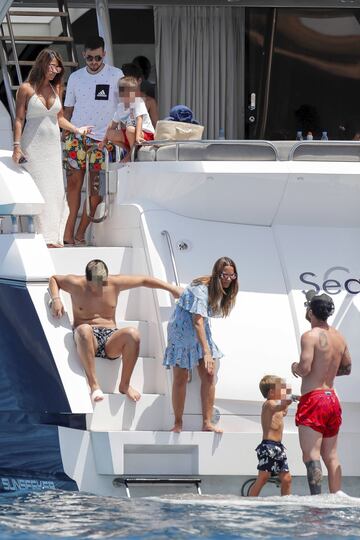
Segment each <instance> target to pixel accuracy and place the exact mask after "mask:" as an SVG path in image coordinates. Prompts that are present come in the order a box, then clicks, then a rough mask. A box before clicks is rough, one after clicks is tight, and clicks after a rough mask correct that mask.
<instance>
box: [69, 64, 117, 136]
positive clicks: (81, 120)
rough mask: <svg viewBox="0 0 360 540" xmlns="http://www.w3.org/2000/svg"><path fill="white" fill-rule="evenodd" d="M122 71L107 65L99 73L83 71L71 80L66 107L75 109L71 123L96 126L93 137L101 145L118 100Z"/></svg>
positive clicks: (76, 72) (82, 69)
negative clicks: (100, 142)
mask: <svg viewBox="0 0 360 540" xmlns="http://www.w3.org/2000/svg"><path fill="white" fill-rule="evenodd" d="M121 77H123V72H122V71H121V69H119V68H116V67H113V66H109V65H108V64H104V67H103V69H102V70H101V71H100V72H99V73H95V74H93V75H92V74H91V73H89V72H88V71H87V69H86V68H81V69H79V70H78V71H75V72H74V73H72V74H71V75H70V77H69V80H68V83H67V87H66V96H65V102H64V105H65V107H74V110H73V114H72V117H71V122H72V123H73V124H74V125H75V126H76V127H81V126H94V127H93V128H92V132H93V135H91V137H92V138H93V139H95V140H97V141H101V140H102V139H103V138H104V136H105V132H106V128H107V126H108V124H109V123H110V122H111V119H112V117H113V115H114V112H115V110H116V106H117V104H118V100H119V90H118V85H117V84H118V81H119V79H121Z"/></svg>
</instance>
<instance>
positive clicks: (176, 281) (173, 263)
mask: <svg viewBox="0 0 360 540" xmlns="http://www.w3.org/2000/svg"><path fill="white" fill-rule="evenodd" d="M161 234H162V235H163V236H165V239H166V242H167V245H168V248H169V252H170V258H171V264H172V268H173V272H174V277H175V283H176V285H177V286H178V287H180V280H179V274H178V271H177V268H176V262H175V255H174V249H173V247H172V242H171V236H170V234H169V231H166V230H163V231H161ZM191 381H192V369H189V370H188V380H187V382H188V383H190V382H191Z"/></svg>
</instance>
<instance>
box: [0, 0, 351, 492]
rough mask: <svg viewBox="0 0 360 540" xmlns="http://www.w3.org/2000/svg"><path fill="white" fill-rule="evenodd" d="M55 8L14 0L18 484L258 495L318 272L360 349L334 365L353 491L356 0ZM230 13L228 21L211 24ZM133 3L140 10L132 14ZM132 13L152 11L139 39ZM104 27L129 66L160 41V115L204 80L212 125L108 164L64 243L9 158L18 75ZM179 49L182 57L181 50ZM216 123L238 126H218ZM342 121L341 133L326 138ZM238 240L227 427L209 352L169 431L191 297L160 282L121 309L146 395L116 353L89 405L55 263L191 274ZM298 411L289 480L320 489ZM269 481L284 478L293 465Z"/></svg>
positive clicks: (9, 346)
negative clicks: (209, 401)
mask: <svg viewBox="0 0 360 540" xmlns="http://www.w3.org/2000/svg"><path fill="white" fill-rule="evenodd" d="M130 2H131V0H130ZM186 4H188V5H186ZM190 4H191V5H190ZM56 9H57V10H58V12H56ZM56 9H55V8H54V6H53V4H52V5H50V2H45V1H40V0H38V1H35V0H23V1H20V0H16V1H14V2H12V1H11V0H5V2H4V1H3V2H2V6H1V7H0V20H3V23H2V26H1V28H2V34H1V35H0V47H1V53H0V59H1V64H2V81H3V84H2V87H1V89H0V91H1V97H2V102H0V114H1V126H0V147H1V150H0V216H1V230H0V233H1V234H0V299H1V301H0V328H1V330H0V433H1V445H0V490H3V491H16V490H31V489H51V488H60V489H69V490H81V491H87V492H91V493H95V494H99V495H112V496H117V497H119V496H120V497H123V496H132V495H149V496H152V495H156V494H159V493H164V492H168V493H170V492H171V493H173V492H181V493H200V492H201V493H204V494H209V493H212V494H213V493H223V494H224V493H225V494H237V495H241V494H246V489H245V488H246V485H248V484H246V482H247V481H248V480H249V479H250V478H253V477H254V476H256V474H257V471H256V467H257V459H256V453H255V447H256V446H257V444H258V443H259V442H260V440H261V436H262V431H261V423H260V412H261V404H262V401H263V398H262V396H261V394H260V392H259V388H258V383H259V381H260V379H261V378H262V376H263V375H264V374H266V373H275V374H278V375H280V376H282V377H284V378H286V379H287V380H288V382H290V383H291V384H292V387H293V392H294V393H298V392H299V381H298V379H294V378H293V377H292V375H291V372H290V366H291V363H292V362H293V361H295V360H297V359H298V357H299V341H300V335H301V333H302V332H304V331H305V330H306V329H307V328H308V323H307V322H306V321H305V318H304V314H305V313H304V292H305V291H306V290H308V289H311V288H313V289H316V290H317V291H325V292H326V293H327V294H330V295H332V297H333V299H334V303H335V306H336V310H335V314H334V316H333V318H332V319H331V324H333V325H334V326H335V327H336V328H338V329H339V330H340V331H341V332H342V333H343V334H344V336H345V337H346V339H347V341H348V343H349V348H350V352H351V355H352V358H353V370H352V373H351V376H350V377H342V378H339V379H337V380H336V389H337V392H338V394H339V395H340V398H341V401H342V406H343V425H342V428H341V432H340V437H339V453H340V458H341V462H342V467H343V475H344V487H343V489H344V490H345V491H347V492H348V493H350V494H352V495H359V493H360V478H359V476H360V465H359V460H358V457H357V454H358V450H359V448H360V428H359V417H360V400H359V387H358V384H357V383H358V382H359V378H360V371H359V366H358V364H357V355H358V354H359V352H360V333H359V331H358V328H359V326H360V301H359V296H358V293H359V292H360V255H359V253H358V251H357V245H358V238H359V234H360V212H359V205H360V163H359V162H360V142H357V141H352V140H349V139H352V138H353V136H354V134H355V132H356V130H357V126H356V121H357V118H360V117H359V114H358V109H357V99H358V97H357V94H358V92H357V91H355V89H357V85H358V79H359V75H358V57H359V43H360V39H359V38H360V24H359V20H360V2H359V1H357V0H356V1H355V0H351V1H349V2H347V0H342V1H341V2H339V1H337V0H332V1H326V0H324V1H315V0H313V1H311V2H310V1H309V2H307V1H305V0H302V1H301V2H299V1H297V2H292V1H290V0H288V1H285V0H284V1H278V2H272V3H271V6H269V2H267V1H263V2H262V1H256V2H253V1H252V0H248V1H246V0H244V1H241V0H239V1H237V0H233V1H231V0H228V1H222V0H218V1H215V0H214V1H210V0H208V1H207V2H205V1H204V2H202V1H198V2H187V3H186V2H165V1H160V0H158V2H157V3H156V5H154V2H147V1H146V0H143V1H139V2H138V1H135V0H133V1H132V2H131V5H130V4H129V2H122V1H120V0H110V1H109V4H107V2H106V1H105V0H96V1H95V2H91V1H90V0H89V1H84V2H82V1H80V0H78V1H74V2H72V1H69V2H68V5H66V2H64V1H62V2H60V3H59V6H57V7H56ZM65 11H66V13H67V14H68V15H59V13H62V12H65ZM109 13H110V16H109ZM205 16H206V17H205ZM214 17H216V18H217V21H220V22H221V24H220V25H213V26H212V25H211V24H210V23H209V21H210V22H211V20H212V18H214ZM60 19H61V20H62V21H63V23H64V24H63V25H62V26H61V25H60V23H59V20H60ZM64 19H65V22H64ZM110 20H111V22H112V25H113V26H112V28H111V27H110V25H109V21H110ZM170 20H171V21H172V22H173V26H172V34H173V35H172V38H171V39H170V37H171V36H170V37H169V36H168V34H167V32H168V26H167V22H169V21H170ZM179 20H183V21H185V20H190V21H192V22H193V26H192V27H191V29H190V30H189V29H187V31H188V32H190V33H191V32H193V34H192V35H193V38H194V39H195V36H197V35H198V33H197V32H198V28H199V25H200V23H201V24H202V25H203V27H202V28H203V34H201V33H200V38H201V39H202V41H203V44H205V43H206V44H207V45H208V48H206V47H204V50H203V51H202V52H201V53H200V52H199V50H197V51H195V52H197V53H198V55H200V59H199V58H198V57H196V55H195V53H194V51H192V52H193V53H194V56H193V58H192V61H193V62H194V65H195V66H199V65H200V64H201V63H202V64H201V65H203V66H205V65H206V66H207V67H208V68H209V69H208V70H205V69H204V70H203V72H202V73H200V72H199V73H197V74H196V75H194V74H193V73H192V71H191V70H190V67H189V65H188V63H187V62H185V61H184V58H185V57H187V58H189V59H190V58H191V57H190V56H189V55H187V53H190V52H191V51H190V49H189V47H190V43H191V40H188V39H187V37H189V36H185V33H186V28H185V29H184V28H183V29H182V30H181V32H182V33H181V32H180V29H181V26H180V24H179ZM116 21H123V22H122V24H121V25H120V27H119V26H117V25H116V24H115V23H116ZM129 21H133V22H132V24H133V25H134V27H136V28H137V33H136V32H135V30H134V33H135V37H134V38H131V36H130V33H129V32H128V28H129V24H130V22H129ZM136 21H137V25H135V22H136ZM149 21H150V22H149ZM151 21H152V22H151ZM70 22H71V24H70ZM151 24H152V25H153V26H152V27H151ZM96 25H98V28H99V30H100V32H102V35H104V37H105V40H106V46H107V50H108V57H109V58H110V60H112V61H114V62H115V64H116V65H121V63H122V62H124V61H126V60H128V61H129V60H131V57H132V56H135V55H136V54H137V53H138V54H146V55H147V56H148V57H149V58H150V59H152V61H153V62H154V63H155V65H156V71H157V87H158V96H159V104H160V111H161V114H162V115H163V116H165V115H166V111H168V108H169V105H170V104H175V103H179V102H180V103H181V102H184V101H185V100H186V104H187V105H189V106H191V108H192V109H193V111H194V113H195V116H196V117H197V118H198V119H199V121H200V122H201V123H203V124H204V125H205V127H206V131H205V139H204V140H202V141H156V143H154V144H148V145H146V146H143V147H141V148H138V149H137V151H136V152H135V153H134V155H133V158H132V161H131V162H129V163H128V164H126V165H123V164H121V163H112V164H109V166H108V172H107V173H106V174H105V175H102V176H101V181H102V183H103V184H102V189H103V193H104V200H103V203H101V205H100V208H99V212H98V214H97V218H96V221H97V222H96V223H93V224H92V226H91V229H90V232H89V237H88V244H89V245H88V246H87V247H73V248H67V249H65V248H64V249H47V247H46V244H45V241H44V239H43V237H42V235H41V234H38V233H37V231H36V230H35V231H34V225H33V224H34V220H33V218H34V216H36V215H37V214H38V213H39V212H40V211H41V208H42V206H43V205H44V204H45V203H44V200H43V199H42V197H41V195H40V193H39V191H38V189H37V187H36V185H35V183H34V182H33V180H32V178H31V177H30V175H29V174H28V173H27V172H26V171H24V170H23V169H22V168H21V167H20V166H16V165H14V164H13V163H12V160H11V141H12V132H11V117H12V116H13V114H14V108H13V107H14V103H13V92H14V90H16V87H17V85H18V84H19V82H21V79H23V78H24V77H25V76H26V73H25V71H26V69H28V68H29V66H30V65H31V62H32V61H33V59H34V57H35V56H36V54H37V51H38V48H39V47H40V46H44V44H46V43H49V42H50V38H52V41H51V42H52V43H54V46H58V47H59V48H61V47H64V43H65V44H67V46H68V48H69V51H68V52H69V55H68V57H67V58H68V60H67V67H68V69H72V68H74V67H76V65H77V64H76V62H77V58H76V53H77V47H76V46H74V45H79V47H80V46H81V43H83V41H81V40H82V39H83V37H84V35H85V34H84V32H85V31H87V30H89V31H90V29H92V31H96V30H97V26H96ZM142 25H143V27H142ZM111 30H112V31H111ZM211 31H212V32H215V33H214V34H211ZM216 32H220V33H219V34H216ZM189 35H190V34H189ZM144 36H145V37H144ZM179 36H182V38H179ZM59 37H63V38H65V37H66V38H68V39H67V40H64V39H63V40H61V39H58V40H57V38H59ZM226 37H227V39H225V38H226ZM142 38H144V39H142ZM145 38H146V39H148V40H149V41H145ZM160 38H163V40H164V41H161V39H160ZM131 39H134V40H135V39H137V40H138V41H137V42H136V41H131ZM151 39H153V42H151V41H150V40H151ZM166 40H168V41H166ZM69 44H71V45H69ZM171 44H172V45H173V47H170V45H171ZM210 46H211V47H210ZM170 50H171V54H172V55H173V56H171V54H170V52H169V51H170ZM177 50H178V51H180V52H179V55H178V58H179V61H178V64H176V62H175V56H174V55H175V51H177ZM209 50H210V51H211V54H209ZM15 51H16V52H15ZM14 52H15V54H14ZM165 52H168V54H169V58H170V59H171V60H172V61H173V64H172V65H171V66H170V65H169V66H168V69H165V66H166V55H165ZM181 52H182V54H180V53H181ZM125 54H127V55H128V58H126V57H125ZM201 54H202V55H203V56H202V57H201ZM216 59H217V60H218V61H215V60H216ZM199 62H200V64H199ZM186 69H188V72H187V73H188V76H189V77H192V76H195V79H194V80H193V82H196V84H195V85H194V88H193V87H192V85H191V81H189V80H186V77H185V74H186ZM22 70H23V71H22ZM24 70H25V71H24ZM356 70H357V71H356ZM178 76H181V77H185V79H184V80H183V82H184V84H180V82H179V79H178V78H177V77H178ZM355 96H356V97H355ZM358 127H359V128H360V125H359V126H358ZM220 130H221V133H222V132H223V131H224V134H225V137H226V140H218V139H217V137H218V134H219V131H220ZM297 131H302V132H303V135H304V136H305V135H306V134H307V133H308V132H309V131H311V132H312V135H313V138H314V139H313V140H300V141H295V140H294V139H295V134H296V132H297ZM324 131H326V132H327V134H328V137H329V139H330V140H316V139H319V138H320V137H321V135H322V132H324ZM280 139H281V140H280ZM49 174H50V172H49ZM86 196H87V194H86V193H85V194H84V197H86ZM223 255H227V256H230V257H231V258H232V259H234V260H235V261H236V263H237V266H238V272H239V280H240V292H239V294H238V299H237V304H236V307H235V309H234V310H233V312H232V313H231V316H230V317H229V318H228V319H225V320H222V319H214V320H213V321H212V331H213V335H214V339H215V342H216V343H218V345H219V347H220V348H221V349H222V350H223V352H224V354H225V355H224V357H223V358H222V359H221V361H220V363H219V366H218V372H217V385H216V404H215V408H214V421H215V422H219V424H221V426H222V427H223V428H224V433H223V434H222V435H219V434H214V433H205V432H202V431H200V427H201V403H200V392H199V380H198V375H197V373H196V372H195V371H194V372H193V373H192V376H191V377H190V378H189V383H188V390H187V398H186V407H185V416H184V431H183V432H182V433H181V434H174V433H171V432H170V428H171V426H172V422H173V415H172V406H171V385H172V373H171V371H167V370H166V369H165V368H164V367H163V366H162V358H163V353H164V347H165V343H166V325H167V322H168V320H169V316H170V313H171V311H172V309H173V308H174V304H173V301H172V299H171V297H170V295H169V294H167V293H166V292H164V291H150V290H148V289H137V290H134V291H129V292H125V293H122V294H121V295H120V298H119V303H118V307H117V314H116V315H117V324H118V327H120V328H121V327H124V326H135V327H137V328H138V329H139V330H140V333H141V351H140V357H139V359H138V362H137V364H136V367H135V371H134V374H133V379H132V384H133V386H134V387H135V388H138V389H139V390H140V391H141V392H142V398H141V400H140V401H139V402H137V403H134V402H131V401H130V400H129V399H128V398H126V397H124V396H123V395H122V394H120V393H119V392H118V382H119V376H120V373H121V361H120V360H116V361H112V362H110V361H107V360H104V359H101V358H99V359H97V361H96V362H97V363H96V368H97V373H98V375H99V380H100V383H101V387H102V389H103V391H104V393H105V399H104V400H103V401H102V402H99V403H96V404H95V406H93V404H92V403H91V400H90V395H89V388H88V386H87V382H86V378H85V373H84V371H83V369H82V367H81V365H80V361H79V358H78V356H77V353H76V349H75V345H74V341H73V337H72V311H71V302H70V298H69V297H68V295H67V294H66V293H64V292H63V291H62V292H61V296H62V299H63V302H64V304H65V306H66V314H65V315H64V316H63V318H62V319H60V320H55V319H54V318H53V317H52V316H51V313H50V310H49V294H48V279H49V277H50V276H51V275H52V274H67V273H72V274H83V273H84V270H85V265H86V263H87V262H88V261H89V260H91V259H94V258H99V259H102V260H104V261H105V262H106V263H107V265H108V267H109V270H110V272H111V273H126V274H127V273H130V274H131V273H136V274H148V275H152V276H155V277H158V278H161V279H163V280H166V281H173V282H175V283H180V284H181V285H183V286H185V285H187V284H188V283H190V282H191V280H192V279H193V278H194V277H197V276H200V275H204V274H206V273H208V272H209V271H210V269H211V268H212V265H213V263H214V261H215V260H216V259H217V258H218V257H220V256H223ZM295 410H296V406H295V405H292V406H291V407H290V409H289V413H288V415H287V416H286V418H285V432H284V441H283V442H284V444H285V446H286V449H287V454H288V459H289V465H290V470H291V473H292V475H293V492H294V493H296V494H303V493H307V482H306V476H305V467H304V465H303V463H302V458H301V451H300V447H299V443H298V435H297V428H296V426H295V422H294V416H295ZM266 493H273V494H274V493H275V494H276V493H278V491H277V487H276V485H274V484H273V483H270V484H269V485H268V486H267V487H266V489H265V490H264V494H266Z"/></svg>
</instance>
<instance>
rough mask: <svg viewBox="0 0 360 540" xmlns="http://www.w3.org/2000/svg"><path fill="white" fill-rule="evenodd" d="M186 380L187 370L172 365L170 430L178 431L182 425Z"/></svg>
mask: <svg viewBox="0 0 360 540" xmlns="http://www.w3.org/2000/svg"><path fill="white" fill-rule="evenodd" d="M187 381H188V370H187V369H184V368H180V367H178V366H174V368H173V387H172V405H173V409H174V417H175V420H174V427H173V428H172V430H171V431H173V432H174V433H180V432H181V430H182V425H183V420H182V419H183V414H184V406H185V396H186V385H187Z"/></svg>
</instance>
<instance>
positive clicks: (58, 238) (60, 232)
mask: <svg viewBox="0 0 360 540" xmlns="http://www.w3.org/2000/svg"><path fill="white" fill-rule="evenodd" d="M54 93H55V92H54ZM60 110H61V101H60V98H59V96H58V95H57V94H56V98H55V101H54V103H53V104H52V106H51V107H50V109H48V108H47V107H46V106H45V105H44V103H43V102H42V101H41V99H40V98H39V96H38V95H37V94H36V93H35V94H33V95H32V96H31V97H30V99H29V101H28V105H27V112H26V124H25V128H24V131H23V133H22V136H21V149H22V150H23V152H24V154H25V157H26V159H27V163H24V167H25V168H26V170H27V171H28V172H29V173H30V174H31V176H32V178H33V180H34V182H35V183H36V185H37V187H38V188H39V191H40V193H41V195H42V196H43V198H44V201H45V206H44V208H43V210H42V211H41V214H40V215H38V216H36V217H35V227H36V229H35V230H36V232H37V233H39V234H42V235H43V236H44V239H45V242H46V243H47V244H63V237H64V229H65V225H66V220H67V217H68V215H69V208H68V205H67V201H66V195H65V189H64V178H63V169H62V149H61V140H60V128H59V124H58V117H57V115H58V113H59V111H60Z"/></svg>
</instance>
